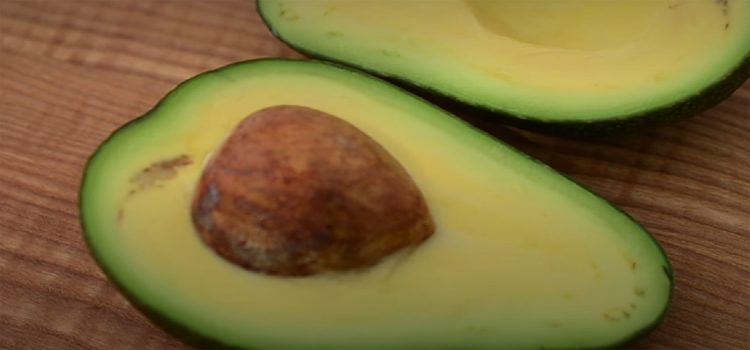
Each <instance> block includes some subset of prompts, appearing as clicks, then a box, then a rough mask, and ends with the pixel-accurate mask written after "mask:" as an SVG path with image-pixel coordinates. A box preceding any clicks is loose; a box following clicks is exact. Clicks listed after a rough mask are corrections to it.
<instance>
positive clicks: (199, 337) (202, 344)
mask: <svg viewBox="0 0 750 350" xmlns="http://www.w3.org/2000/svg"><path fill="white" fill-rule="evenodd" d="M287 61H290V62H300V63H304V62H305V61H304V60H298V59H291V58H276V57H269V58H259V59H252V60H247V61H239V62H235V63H231V64H228V65H225V66H222V67H219V68H216V69H213V70H209V71H205V72H203V73H200V74H198V75H195V76H193V77H191V78H188V79H187V80H185V81H183V82H181V83H179V84H178V85H177V86H175V87H174V88H173V89H172V90H170V91H169V92H167V94H166V95H164V96H163V97H162V98H161V99H160V100H159V102H158V103H157V104H156V105H155V106H154V107H153V108H151V109H150V110H149V111H147V112H146V113H144V114H143V115H141V116H139V117H136V118H134V119H132V120H130V121H129V122H127V123H125V124H123V125H122V126H120V127H119V128H117V129H115V130H114V131H112V132H111V133H110V135H109V136H108V137H107V138H106V139H105V140H104V141H102V142H101V143H100V144H99V146H97V148H96V150H95V151H94V152H93V153H92V154H91V156H89V157H88V159H87V161H86V163H85V164H84V167H83V175H82V177H81V182H80V186H79V190H78V213H79V215H78V217H79V223H80V226H81V231H82V233H83V238H84V242H85V244H86V248H87V250H88V251H89V255H90V256H91V257H92V258H93V259H94V261H95V262H96V264H97V265H98V266H99V268H100V269H101V270H102V272H103V273H104V274H105V276H106V277H107V279H108V280H109V281H110V282H111V283H112V284H113V286H114V287H115V288H116V289H117V290H118V291H119V292H120V293H121V294H122V296H124V297H125V299H126V300H127V301H128V302H129V303H130V304H131V305H132V306H133V307H134V308H135V309H136V310H138V311H139V312H140V313H141V314H142V315H143V316H145V317H146V319H147V320H148V321H150V322H151V323H152V324H153V325H155V326H156V327H158V328H159V329H161V330H162V331H163V332H165V333H166V334H169V335H171V336H172V337H174V338H175V339H177V340H179V341H181V342H182V343H184V344H186V345H188V346H191V347H193V348H195V349H227V350H263V349H262V348H249V347H243V346H239V345H231V344H227V343H225V342H223V341H221V340H218V339H216V338H214V337H212V336H209V335H205V334H201V332H199V331H197V330H194V329H191V328H189V327H187V326H185V325H183V324H181V322H180V321H179V320H178V319H175V318H171V317H169V316H167V315H165V314H163V313H161V312H160V311H159V310H157V309H155V308H153V307H151V306H149V305H147V304H146V303H144V302H142V301H141V300H140V299H139V298H138V297H137V296H136V295H135V294H133V293H131V292H130V291H129V290H128V289H127V288H126V287H125V286H126V283H124V282H123V281H122V280H121V279H120V278H119V277H118V275H117V274H116V273H114V271H113V269H112V268H111V267H110V266H108V265H107V264H106V263H105V262H104V260H103V259H102V258H101V254H100V253H99V252H98V251H97V249H95V247H96V245H95V244H94V242H93V241H92V237H93V234H92V232H93V231H91V230H90V229H89V228H88V225H87V224H86V218H85V216H84V215H83V214H82V213H83V200H82V198H83V192H84V191H83V189H84V188H86V187H87V186H86V183H87V181H88V177H89V173H88V171H87V169H88V167H89V164H90V163H92V162H93V161H94V160H95V159H96V158H97V156H98V155H99V153H100V152H101V151H102V150H103V148H104V146H105V145H107V144H108V143H109V141H110V140H111V139H112V138H114V137H115V135H116V134H118V133H119V132H120V131H123V130H126V129H128V128H130V127H132V126H133V125H136V124H139V123H141V122H143V121H146V120H148V119H149V118H150V117H152V116H153V115H154V114H155V112H157V111H158V110H159V109H160V108H161V106H162V105H163V103H164V101H166V100H167V98H168V97H169V96H170V95H172V94H173V93H174V92H176V91H178V90H180V89H181V87H183V86H185V85H187V84H189V83H191V82H192V81H194V80H198V79H199V78H201V77H203V76H206V75H211V74H215V73H217V72H220V71H222V70H224V69H225V68H229V67H231V66H236V65H243V64H263V63H264V62H268V63H281V62H287ZM310 63H315V64H326V65H329V66H333V67H335V68H338V69H342V70H345V71H349V72H351V73H355V74H358V75H360V76H363V77H366V78H369V79H375V80H380V81H382V82H385V83H388V82H387V81H385V80H384V79H380V78H378V77H374V76H371V75H368V74H366V73H365V72H362V71H359V70H357V69H353V68H350V67H347V66H342V65H339V64H335V63H331V62H320V61H317V62H313V61H310ZM391 85H392V84H391ZM394 88H395V89H398V90H401V92H403V93H405V94H409V95H412V96H413V97H414V98H415V99H416V100H421V101H422V102H424V103H427V104H430V105H433V106H434V107H435V108H436V109H438V110H440V108H439V107H437V106H435V105H434V104H432V103H430V102H429V101H426V100H424V99H423V98H421V97H419V96H416V95H414V94H412V93H410V92H409V91H406V90H404V89H401V88H399V87H398V86H394ZM454 118H456V119H458V120H459V121H461V122H462V123H463V124H465V125H466V126H467V127H469V128H472V129H474V130H475V131H476V132H478V133H480V134H483V135H484V136H485V137H489V138H492V139H493V140H496V141H497V142H500V143H502V144H503V145H505V146H506V147H508V148H509V149H510V150H512V151H515V152H517V153H519V154H521V155H523V156H524V157H526V158H528V159H529V160H531V161H533V162H536V163H538V164H540V165H542V166H544V167H546V168H548V170H549V171H552V172H554V173H557V174H558V175H560V176H562V177H564V178H565V179H566V180H568V181H570V182H572V183H573V184H574V185H575V186H577V187H578V188H579V189H581V190H583V191H587V192H589V193H592V194H594V196H596V198H598V199H599V200H602V201H605V202H607V203H608V204H609V205H610V206H611V207H612V208H614V209H615V210H617V211H618V212H620V213H621V214H622V215H625V216H626V217H627V218H629V219H630V220H631V221H633V222H634V223H635V224H636V225H638V226H639V227H641V230H642V231H643V232H644V233H645V234H646V235H648V238H649V239H651V240H652V241H653V242H654V244H655V245H656V247H657V248H658V250H659V252H660V253H661V255H662V256H663V257H664V261H665V265H664V266H662V268H663V270H664V273H665V274H666V276H667V278H668V280H669V294H668V299H667V301H666V302H665V304H664V308H663V310H662V313H661V315H660V316H659V317H658V318H657V319H655V321H654V322H653V323H652V324H650V325H647V326H644V327H643V328H642V329H641V330H640V331H638V332H636V333H633V334H632V335H631V336H630V337H627V338H624V339H622V340H620V341H619V342H616V343H613V344H610V345H607V346H603V347H601V348H578V349H583V350H598V349H620V348H625V347H628V346H630V345H632V344H634V343H636V342H637V341H639V340H641V339H643V338H644V337H645V336H646V335H648V334H649V333H651V332H652V331H653V330H654V329H656V328H657V327H658V326H659V325H660V324H661V323H662V321H663V319H664V318H665V317H666V314H667V311H668V310H669V308H670V305H671V303H672V300H673V297H674V269H673V267H672V265H671V262H670V260H669V259H668V256H667V254H666V252H665V251H664V249H663V247H662V246H661V245H660V244H659V242H658V240H657V239H656V238H655V237H654V236H653V235H652V234H651V233H650V232H649V231H647V230H646V229H645V228H643V227H642V226H641V224H640V223H639V222H637V221H635V219H633V218H632V217H631V216H630V215H629V214H628V213H626V212H624V211H623V210H622V209H620V208H619V207H617V206H615V205H613V204H611V203H610V202H609V201H607V200H606V199H604V198H603V197H601V196H599V195H597V194H596V193H594V192H592V191H591V190H590V189H588V188H587V187H585V186H583V185H582V184H580V183H578V182H577V181H575V180H573V179H571V178H569V177H567V176H566V175H564V174H562V173H560V172H558V171H556V170H554V169H552V168H549V167H547V166H546V165H545V164H544V163H541V162H539V161H538V160H536V159H534V158H532V157H531V156H529V155H528V154H526V153H523V152H521V151H520V150H518V149H516V148H514V147H512V146H510V145H508V144H505V143H504V142H502V141H500V140H498V139H496V138H494V137H492V136H491V135H489V134H487V133H486V132H484V131H482V130H481V129H478V128H476V127H474V126H472V125H470V124H469V123H467V122H465V121H463V120H461V119H460V118H458V117H455V116H454ZM352 350H356V349H352ZM436 350H443V349H436ZM449 350H464V349H449ZM548 350H552V348H550V349H548ZM556 350H576V348H556Z"/></svg>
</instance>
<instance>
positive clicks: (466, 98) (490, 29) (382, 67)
mask: <svg viewBox="0 0 750 350" xmlns="http://www.w3.org/2000/svg"><path fill="white" fill-rule="evenodd" d="M258 12H259V13H260V14H261V16H262V17H263V19H264V21H265V22H266V24H267V25H268V26H269V28H270V29H271V30H272V32H273V33H274V34H275V35H276V36H277V37H278V38H280V39H281V40H282V41H284V42H286V43H287V44H289V45H290V46H292V47H294V48H296V49H297V50H299V51H301V52H304V53H307V54H309V55H311V56H315V57H321V58H324V59H327V60H332V61H336V62H339V63H343V64H346V65H350V66H354V67H358V68H360V69H363V70H366V71H368V72H370V73H374V74H377V75H380V76H383V77H388V78H391V79H393V80H395V81H398V82H401V83H404V84H405V85H409V86H415V87H417V88H419V89H423V90H428V91H429V92H431V93H433V94H437V95H440V96H447V97H449V98H451V99H454V100H457V101H460V102H461V103H463V104H468V105H472V106H475V107H479V108H480V109H483V110H489V111H492V112H495V113H494V114H495V116H496V117H498V118H500V120H503V121H507V122H508V124H511V125H516V126H519V127H524V128H527V129H532V130H538V131H544V132H548V133H560V134H564V133H566V132H567V131H568V130H567V129H576V128H578V129H581V133H582V134H585V133H586V132H585V131H587V129H588V130H591V131H593V132H592V133H594V134H595V132H597V131H599V132H600V133H602V134H604V133H618V132H620V131H622V132H626V131H630V129H634V130H638V129H644V128H650V127H652V126H659V125H664V124H669V123H672V122H675V121H677V120H681V119H684V118H687V117H690V116H693V115H695V114H697V113H700V112H702V111H703V110H705V109H707V108H710V107H712V106H714V105H716V104H717V103H719V102H720V101H722V100H723V99H725V98H726V97H728V96H729V95H730V94H731V93H732V92H733V91H734V90H736V89H737V88H738V87H739V86H740V85H741V84H742V83H743V82H744V81H745V80H747V79H748V77H749V76H750V2H748V1H744V0H728V1H716V0H650V1H637V0H614V1H606V2H603V1H598V0H539V1H485V0H477V1H457V0H455V1H454V0H443V1H402V2H392V1H390V2H383V1H346V0H343V1H336V0H330V1H323V0H318V1H311V0H260V1H259V2H258ZM618 127H619V129H621V130H616V129H618ZM573 131H575V130H573Z"/></svg>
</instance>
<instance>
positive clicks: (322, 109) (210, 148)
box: [79, 58, 673, 350]
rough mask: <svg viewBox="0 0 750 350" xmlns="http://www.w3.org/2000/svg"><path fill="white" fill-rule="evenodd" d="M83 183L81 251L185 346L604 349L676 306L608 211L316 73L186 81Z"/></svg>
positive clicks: (634, 226)
mask: <svg viewBox="0 0 750 350" xmlns="http://www.w3.org/2000/svg"><path fill="white" fill-rule="evenodd" d="M84 170H85V171H84V176H83V178H82V182H81V187H80V194H79V206H80V207H79V210H80V220H81V226H82V231H83V234H84V238H85V241H86V243H87V246H88V247H89V249H90V252H91V254H92V256H93V257H94V258H95V260H96V261H97V263H98V264H99V266H100V267H101V268H102V270H103V271H104V272H105V274H106V275H107V276H108V277H109V278H110V279H111V281H112V282H113V283H114V284H115V285H116V286H117V287H118V288H119V289H120V290H121V292H122V294H123V295H125V296H126V297H127V299H128V300H130V302H131V303H132V304H133V305H134V306H135V307H136V308H137V309H139V310H140V311H142V312H143V314H145V315H146V316H147V317H148V318H150V319H151V320H152V321H153V322H154V323H155V324H156V325H158V326H160V327H161V328H162V329H164V330H165V331H167V332H169V333H171V334H173V335H175V336H176V337H178V338H180V339H182V340H183V341H185V342H186V343H188V344H191V345H193V346H195V347H205V348H237V349H320V350H334V349H347V350H352V349H373V350H382V349H404V350H406V349H408V350H418V349H467V350H469V349H472V350H479V349H494V350H498V349H513V350H521V349H542V348H544V349H596V348H608V347H613V346H619V345H623V344H627V343H630V342H632V341H634V340H637V339H639V338H641V337H643V336H644V335H646V334H647V333H648V332H649V331H650V330H652V329H653V328H655V327H656V326H657V325H658V324H659V323H660V321H661V320H662V318H663V317H664V315H665V313H666V311H667V309H668V306H669V304H670V301H671V297H672V289H673V280H672V267H671V265H670V262H669V260H668V257H667V256H666V254H665V253H664V251H663V250H662V248H661V247H660V245H659V244H658V242H657V241H656V240H655V239H654V238H653V237H652V236H651V235H650V234H649V233H648V232H647V231H646V230H645V229H644V228H643V227H642V226H641V225H639V224H638V223H637V222H635V221H634V220H633V219H632V218H631V217H630V216H628V215H627V214H626V213H624V212H623V211H621V210H619V209H618V208H616V207H614V206H613V205H612V204H610V203H608V202H607V201H606V200H604V199H603V198H601V197H599V196H597V195H596V194H594V193H592V192H590V191H588V190H587V189H585V188H584V187H582V186H581V185H579V184H577V183H575V182H573V181H571V180H570V179H568V178H566V177H565V176H563V175H561V174H560V173H557V172H555V171H554V170H552V169H550V168H548V167H546V166H544V165H543V164H541V163H539V162H538V161H535V160H534V159H532V158H530V157H528V156H526V155H525V154H523V153H520V152H519V151H517V150H515V149H514V148H511V147H510V146H508V145H506V144H504V143H502V142H500V141H498V140H497V139H494V138H492V137H490V136H488V135H487V134H485V133H484V132H482V131H480V130H479V129H476V128H474V127H472V126H470V125H469V124H467V123H466V122H464V121H462V120H461V119H458V118H456V117H454V116H453V115H451V114H449V113H447V112H445V111H444V110H442V109H440V108H438V107H436V106H434V105H432V104H430V103H428V102H426V101H425V100H422V99H420V98H418V97H416V96H415V95H412V94H410V93H408V92H406V91H404V90H402V89H400V88H398V87H396V86H394V85H392V84H389V83H387V82H385V81H382V80H380V79H378V78H375V77H372V76H370V75H367V74H365V73H362V72H359V71H356V70H352V69H348V68H345V67H342V66H339V65H335V64H331V63H325V62H317V61H306V60H291V59H280V58H267V59H258V60H251V61H245V62H238V63H235V64H231V65H228V66H225V67H222V68H220V69H216V70H213V71H209V72H206V73H203V74H200V75H198V76H196V77H193V78H191V79H189V80H187V81H185V82H183V83H182V84H180V85H179V86H177V87H176V88H175V89H174V90H173V91H171V92H169V93H168V94H167V95H166V96H165V97H164V98H163V99H162V100H161V101H160V102H159V103H158V104H157V105H156V106H155V107H154V108H153V109H152V110H150V111H149V112H148V113H146V114H145V115H143V116H141V117H139V118H137V119H134V120H133V121H131V122H129V123H127V124H126V125H124V126H122V127H120V128H119V129H118V130H116V131H115V132H113V133H112V134H111V135H110V137H109V138H108V139H107V140H105V141H104V142H103V143H102V144H101V145H100V146H99V147H98V149H97V150H96V151H95V152H94V154H93V155H92V156H91V157H90V158H89V160H88V162H87V164H86V165H85V169H84ZM344 262H351V264H346V263H344Z"/></svg>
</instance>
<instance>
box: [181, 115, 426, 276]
mask: <svg viewBox="0 0 750 350" xmlns="http://www.w3.org/2000/svg"><path fill="white" fill-rule="evenodd" d="M192 218H193V222H194V224H195V227H196V229H197V230H198V232H199V233H200V236H201V238H202V239H203V241H204V242H205V243H206V244H207V245H208V246H210V247H211V248H212V249H213V250H214V251H215V252H216V253H217V254H219V255H220V256H222V257H223V258H225V259H227V260H228V261H230V262H233V263H235V264H237V265H240V266H242V267H244V268H246V269H249V270H251V271H256V272H261V273H265V274H270V275H280V276H309V275H315V274H319V273H322V272H329V271H345V270H352V269H359V268H364V267H369V266H372V265H374V264H376V263H377V262H378V261H380V260H381V259H382V258H384V257H386V256H388V255H390V254H391V253H394V252H396V251H398V250H400V249H402V248H406V247H413V246H416V245H418V244H419V243H421V242H423V241H424V240H426V239H427V238H429V237H430V236H431V235H432V234H433V232H434V230H435V226H434V223H433V220H432V216H431V215H430V212H429V210H428V208H427V205H426V203H425V200H424V197H423V196H422V193H421V192H420V191H419V189H418V188H417V186H416V184H415V183H414V181H413V180H412V179H411V177H410V176H409V174H408V173H407V172H406V170H405V169H404V168H403V167H402V166H401V165H400V164H399V163H398V161H396V159H394V158H393V156H391V155H390V154H389V153H388V152H387V151H386V150H385V149H384V148H383V147H382V146H380V145H379V144H378V143H377V142H375V141H374V140H373V139H371V138H370V137H369V136H367V135H366V134H364V133H363V132H362V131H360V130H359V129H357V128H356V127H354V126H353V125H351V124H349V123H348V122H345V121H344V120H342V119H339V118H337V117H335V116H332V115H330V114H327V113H324V112H321V111H318V110H314V109H310V108H306V107H300V106H275V107H270V108H266V109H263V110H261V111H258V112H256V113H254V114H252V115H250V116H249V117H247V118H246V119H245V120H243V121H242V122H241V123H240V124H239V125H238V126H237V128H236V129H235V130H234V132H233V133H232V134H231V135H230V136H229V137H228V138H227V139H226V140H225V141H224V143H223V144H222V145H221V148H219V149H217V151H216V153H215V154H214V155H213V156H212V158H211V159H210V160H209V162H208V163H207V164H206V167H205V169H204V171H203V174H202V176H201V178H200V181H199V183H198V187H197V190H196V193H195V197H194V199H193V204H192Z"/></svg>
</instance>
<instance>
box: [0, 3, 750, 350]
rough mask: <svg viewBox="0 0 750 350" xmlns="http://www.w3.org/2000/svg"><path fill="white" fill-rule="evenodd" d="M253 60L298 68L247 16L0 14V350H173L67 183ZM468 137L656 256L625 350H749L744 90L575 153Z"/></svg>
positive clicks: (559, 142)
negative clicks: (660, 254) (638, 238)
mask: <svg viewBox="0 0 750 350" xmlns="http://www.w3.org/2000/svg"><path fill="white" fill-rule="evenodd" d="M263 56H286V57H300V56H299V55H297V54H295V53H294V52H293V51H291V50H290V49H288V48H286V47H285V46H284V45H282V44H281V43H280V42H278V41H277V40H276V39H274V38H273V36H272V35H271V34H270V33H269V32H268V31H267V30H266V29H265V27H264V26H263V25H262V23H261V21H260V20H259V18H258V16H257V15H256V14H255V12H254V3H253V2H251V1H245V0H240V1H235V0H222V1H187V0H181V1H149V0H119V1H76V0H73V1H53V0H49V1H25V0H20V1H14V0H0V348H1V349H29V350H38V349H58V350H64V349H118V350H119V349H138V350H143V349H184V348H186V347H185V346H184V345H182V344H181V343H179V342H177V341H176V340H174V339H173V338H171V337H169V336H167V335H165V334H163V333H162V332H160V331H159V330H158V329H156V328H155V327H153V326H152V325H151V324H150V323H149V322H147V321H146V319H144V318H143V317H142V316H140V315H139V314H138V313H137V312H135V311H134V309H133V308H132V307H131V306H130V305H129V304H128V303H127V302H126V301H125V300H124V299H123V298H122V297H121V296H120V295H119V294H118V292H117V291H116V290H115V289H114V288H113V286H112V285H111V284H110V283H109V282H108V281H107V280H106V279H105V277H104V276H103V275H102V272H101V271H100V270H99V269H98V267H97V266H96V265H95V264H94V262H93V260H92V259H91V258H90V257H89V255H88V252H87V250H86V248H85V246H84V243H83V240H82V238H81V231H80V227H79V224H78V218H77V208H76V203H77V198H76V191H77V189H78V184H79V181H80V178H81V171H82V167H83V165H84V162H85V161H86V158H87V157H88V156H89V155H90V154H91V153H92V152H93V151H94V149H95V147H96V146H97V145H98V144H99V143H100V142H101V141H102V140H104V139H105V138H106V137H107V135H108V134H109V133H110V132H112V131H113V130H115V128H117V127H118V126H120V125H122V124H123V123H125V122H127V121H129V120H131V119H133V118H135V117H137V116H139V115H141V114H142V113H144V112H145V111H147V110H148V109H149V108H150V107H151V106H152V105H154V104H155V103H156V102H157V101H158V100H159V99H160V98H161V97H162V96H163V95H164V94H165V93H166V92H168V91H169V90H170V89H172V88H173V87H174V86H175V85H176V84H177V83H179V82H180V81H182V80H184V79H186V78H188V77H190V76H193V75H195V74H197V73H199V72H202V71H204V70H208V69H213V68H217V67H220V66H222V65H224V64H228V63H230V62H235V61H240V60H245V59H251V58H257V57H263ZM462 117H465V118H467V119H470V120H472V118H471V116H470V115H464V116H462ZM472 122H474V123H475V124H476V125H478V126H480V127H482V128H484V129H485V130H488V131H490V132H492V133H493V134H495V135H496V136H497V137H499V138H501V139H503V140H505V141H507V142H509V143H511V144H512V145H515V146H516V147H519V148H521V149H522V150H524V151H526V152H528V153H530V154H531V155H533V156H534V157H537V158H538V159H540V160H541V161H543V162H545V163H547V164H549V165H550V166H552V167H554V168H556V169H558V170H559V171H561V172H563V173H565V174H567V175H569V176H571V177H572V178H574V179H575V180H578V181H580V182H581V183H583V184H584V185H586V186H588V187H590V188H591V189H592V190H593V191H595V192H596V193H599V194H601V195H602V196H604V197H605V198H607V199H609V200H611V201H612V202H614V203H615V204H617V205H618V206H620V207H621V208H622V209H624V210H625V211H627V212H628V213H630V214H631V215H633V216H634V217H635V218H636V219H637V220H639V221H640V222H641V223H643V225H645V227H647V228H648V229H649V230H650V231H651V232H653V233H654V235H655V236H656V237H657V238H658V240H659V241H660V242H661V243H662V244H663V245H664V247H665V249H666V251H667V253H668V254H669V256H670V257H671V259H672V261H673V263H674V267H675V270H676V275H675V276H676V277H675V278H676V281H675V283H676V294H675V298H674V303H673V306H672V308H671V309H670V311H669V313H668V316H667V318H666V320H665V322H664V323H663V324H662V325H661V326H660V327H659V328H658V329H657V330H656V331H655V332H654V333H652V334H651V336H650V337H648V338H647V339H645V340H643V341H641V342H640V343H638V344H637V345H636V346H635V348H637V349H717V350H719V349H721V350H726V349H748V348H750V336H749V335H748V333H750V331H749V330H750V84H745V86H744V87H743V88H742V89H741V90H740V91H738V92H737V93H735V94H734V96H733V97H731V98H730V99H729V100H727V101H726V102H724V103H722V104H721V105H720V106H718V107H716V108H714V109H712V110H710V111H708V112H706V113H704V114H702V115H700V116H697V117H695V118H693V119H691V120H688V121H685V122H682V123H679V124H676V125H674V126H671V127H666V128H662V129H659V130H655V131H653V132H648V133H642V134H638V135H630V136H620V137H611V138H604V139H598V140H587V141H582V140H578V141H574V140H564V139H559V138H554V137H545V136H539V135H535V134H531V133H527V132H511V131H509V129H505V128H502V127H500V126H497V125H492V123H489V122H487V121H483V120H472ZM290 336H293V335H290Z"/></svg>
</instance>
